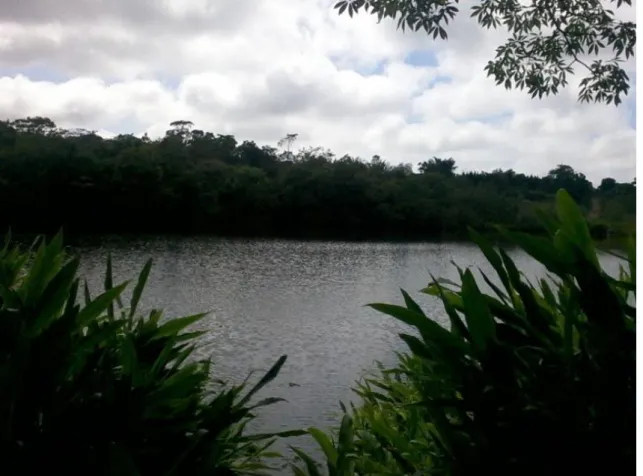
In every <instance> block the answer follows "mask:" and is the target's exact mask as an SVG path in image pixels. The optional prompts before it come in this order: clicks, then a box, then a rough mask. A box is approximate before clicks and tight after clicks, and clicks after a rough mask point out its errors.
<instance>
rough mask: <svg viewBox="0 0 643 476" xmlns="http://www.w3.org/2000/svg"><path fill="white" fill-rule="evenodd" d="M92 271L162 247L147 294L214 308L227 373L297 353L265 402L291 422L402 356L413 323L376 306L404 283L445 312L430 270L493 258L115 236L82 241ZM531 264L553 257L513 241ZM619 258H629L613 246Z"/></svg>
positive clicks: (221, 373)
mask: <svg viewBox="0 0 643 476" xmlns="http://www.w3.org/2000/svg"><path fill="white" fill-rule="evenodd" d="M79 249H80V252H81V255H82V258H83V259H82V270H81V272H82V273H83V274H84V275H85V276H86V277H87V278H88V281H89V282H90V284H91V285H92V287H93V288H97V287H98V286H100V285H101V283H102V280H103V273H104V270H105V260H106V257H107V253H111V254H112V257H113V261H114V274H115V277H116V278H117V281H122V280H125V279H133V278H135V277H136V275H137V274H138V272H139V271H140V269H141V268H142V266H143V265H144V263H145V261H146V260H147V259H148V258H150V257H151V258H153V259H154V263H155V264H154V267H153V268H152V273H151V275H150V278H149V284H148V286H147V290H146V294H145V295H144V299H143V302H142V303H143V306H144V307H147V308H150V307H156V308H159V307H160V308H164V309H165V311H166V316H183V315H189V314H194V313H198V312H203V311H209V312H210V313H211V314H210V315H209V316H208V317H207V318H206V319H205V320H204V321H203V323H202V324H201V326H202V328H203V329H204V330H206V331H207V335H206V336H205V338H204V345H203V348H202V349H201V352H202V353H203V354H204V355H209V356H211V357H212V358H213V360H214V363H215V370H216V376H217V377H218V378H223V379H232V380H235V381H240V380H242V379H243V378H245V377H246V375H247V374H248V372H249V371H251V370H264V371H265V370H267V369H268V368H269V367H270V366H271V365H272V363H274V362H275V361H276V360H277V358H278V357H279V356H280V355H283V354H287V355H288V360H287V362H286V364H285V366H284V368H283V370H282V372H281V374H280V375H279V377H278V379H277V380H276V381H275V382H273V384H271V385H270V386H269V387H267V388H266V389H265V390H264V391H263V396H264V397H265V396H277V397H283V398H286V399H288V401H289V402H288V403H281V404H278V405H276V406H274V407H271V408H269V409H268V410H267V411H266V412H264V416H263V418H262V421H261V426H262V427H263V429H271V430H283V429H290V428H302V427H308V426H311V425H314V426H320V427H325V426H327V425H329V424H332V423H333V422H335V421H336V415H337V412H338V410H339V406H338V402H339V401H347V400H348V399H349V398H351V396H352V394H351V391H350V388H351V386H352V385H353V383H354V382H355V380H356V379H358V378H359V377H360V376H361V375H362V374H363V372H364V371H366V370H369V369H372V368H373V367H374V365H373V364H374V362H375V361H376V360H378V361H382V362H383V363H385V364H390V363H392V362H393V361H394V351H395V350H404V347H403V343H402V342H401V341H400V339H399V338H398V337H397V333H398V332H399V331H401V330H405V328H404V326H403V325H401V324H398V323H396V322H395V321H394V320H393V319H392V318H389V317H387V316H384V315H382V314H379V313H377V312H376V311H374V310H372V309H370V308H367V307H365V305H366V304H368V303H373V302H390V303H402V298H401V294H400V288H402V289H405V290H406V291H408V292H409V293H410V294H411V295H412V296H413V297H414V298H416V300H417V301H418V302H420V303H421V304H422V306H423V307H424V309H425V311H426V313H427V314H428V315H430V316H433V317H434V318H435V319H437V320H438V321H441V322H444V321H445V314H444V311H443V309H442V307H441V305H440V303H439V301H437V299H435V298H432V297H429V296H426V295H423V294H421V293H419V292H418V291H419V290H420V289H421V288H422V287H424V286H425V285H426V284H427V283H428V282H429V280H430V275H431V274H433V275H435V276H437V277H447V278H451V279H455V278H456V277H457V271H456V270H455V268H454V266H453V265H452V264H451V261H455V262H456V263H457V264H458V265H460V266H463V267H467V266H473V267H478V266H480V267H481V268H482V269H483V270H485V271H488V272H489V273H490V274H492V273H491V270H490V268H489V266H488V265H487V264H486V262H485V261H484V259H483V256H482V254H481V253H480V252H479V251H478V249H477V248H476V247H475V246H474V245H472V244H466V243H421V244H418V243H414V244H408V243H394V244H391V243H337V242H334V243H328V242H293V241H261V240H225V239H215V238H178V237H172V238H167V237H161V238H158V237H157V238H149V239H147V238H136V239H125V238H109V239H107V238H106V239H101V240H99V242H93V243H89V242H87V243H82V244H81V245H80V247H79ZM510 255H511V256H512V257H513V258H514V259H515V261H516V264H517V266H518V268H519V269H520V270H521V271H523V272H524V273H525V274H526V275H527V276H541V275H543V273H544V270H543V268H542V267H541V266H540V265H538V264H537V263H535V262H534V261H533V260H531V259H530V258H529V257H528V256H527V255H526V254H524V253H523V252H521V251H519V250H512V251H510ZM606 262H607V265H608V266H610V267H611V268H614V269H615V267H616V266H617V263H616V260H615V259H612V258H610V257H606Z"/></svg>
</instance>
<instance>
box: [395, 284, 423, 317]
mask: <svg viewBox="0 0 643 476" xmlns="http://www.w3.org/2000/svg"><path fill="white" fill-rule="evenodd" d="M400 291H402V296H404V303H405V304H406V307H407V308H408V309H410V310H411V311H415V312H417V313H418V314H422V315H423V316H424V315H425V314H424V311H422V308H421V307H420V306H419V304H418V303H416V302H415V301H414V300H413V298H412V297H411V296H409V294H408V293H407V292H406V291H404V290H403V289H400Z"/></svg>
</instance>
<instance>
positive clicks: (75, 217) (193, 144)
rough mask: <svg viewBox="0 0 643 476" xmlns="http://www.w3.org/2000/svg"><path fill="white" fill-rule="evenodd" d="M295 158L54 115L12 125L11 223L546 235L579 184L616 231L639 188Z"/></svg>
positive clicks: (8, 163)
mask: <svg viewBox="0 0 643 476" xmlns="http://www.w3.org/2000/svg"><path fill="white" fill-rule="evenodd" d="M286 138H287V139H288V140H285V141H284V142H283V143H282V144H281V147H282V150H281V151H280V149H278V148H275V147H270V146H259V145H257V144H256V143H255V142H253V141H243V142H241V143H239V141H237V139H236V138H235V137H234V136H232V135H226V134H215V133H212V132H208V131H203V130H201V129H198V128H197V127H196V126H194V124H191V123H189V121H175V122H173V123H172V124H170V126H169V129H168V131H167V132H166V134H165V136H164V137H161V138H159V139H154V140H152V139H150V138H149V137H147V136H146V135H144V136H143V137H136V136H134V135H132V134H121V135H118V136H116V137H114V138H110V139H106V138H102V137H100V136H98V135H97V134H96V133H95V132H92V131H88V130H84V129H74V130H71V131H70V130H66V129H62V128H59V127H57V126H56V124H55V123H54V122H53V121H52V120H51V119H48V118H42V117H32V118H22V119H17V120H12V121H0V200H2V203H4V204H6V205H5V207H3V209H2V213H1V214H0V226H1V227H3V228H5V229H6V228H7V227H12V229H13V230H14V231H15V232H21V231H22V232H36V233H42V232H49V231H56V230H57V229H58V228H59V227H61V226H63V227H64V229H65V232H66V233H67V234H69V233H130V232H131V233H142V232H149V233H174V232H177V233H214V234H218V235H229V236H266V237H294V238H333V239H389V238H391V239H393V238H394V239H434V238H440V237H460V236H466V234H467V227H469V226H472V227H475V228H477V229H480V230H484V229H489V228H490V227H491V226H493V225H495V224H501V225H505V226H509V227H512V228H515V229H521V230H525V231H535V230H539V229H540V226H539V224H538V221H537V216H536V213H537V212H536V211H537V210H538V209H542V208H545V209H546V208H551V207H553V197H554V194H555V192H556V191H557V190H558V189H559V188H561V187H564V188H566V189H567V190H568V191H569V193H570V194H571V195H572V196H573V197H574V199H575V200H576V201H577V202H578V203H579V204H581V206H583V207H584V208H585V210H586V211H588V212H590V213H591V218H592V220H593V222H595V223H602V224H605V225H609V226H610V227H611V228H613V229H614V230H617V229H619V228H622V227H624V226H629V224H631V223H633V222H634V215H635V195H636V185H635V183H618V182H616V180H614V179H610V178H607V179H606V180H604V181H603V183H602V185H601V186H600V187H598V188H597V189H595V188H594V187H593V185H592V183H591V182H589V181H588V180H587V179H586V177H585V176H584V175H583V174H582V173H580V172H577V171H575V170H574V169H573V168H572V167H570V166H568V165H560V166H558V167H556V168H554V169H553V170H552V171H551V172H550V173H549V174H548V175H546V176H543V177H538V176H532V175H525V174H522V173H519V172H516V171H513V170H494V171H490V172H488V171H487V172H483V171H480V172H466V173H456V171H457V170H458V168H457V165H456V160H455V159H453V158H439V157H432V158H428V159H427V160H426V161H424V162H422V163H421V164H420V165H419V170H418V171H414V170H413V167H412V166H411V165H410V164H400V165H391V164H390V163H388V162H387V161H386V160H384V159H383V158H382V157H380V156H374V157H372V159H370V160H364V159H361V158H359V157H352V156H349V155H344V156H341V157H337V156H335V155H334V154H333V153H332V152H331V151H329V150H326V149H322V148H300V149H299V150H293V149H292V146H293V144H294V142H295V139H296V134H294V133H292V134H289V135H288V136H286Z"/></svg>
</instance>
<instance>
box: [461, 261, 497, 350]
mask: <svg viewBox="0 0 643 476" xmlns="http://www.w3.org/2000/svg"><path fill="white" fill-rule="evenodd" d="M462 301H463V303H464V316H465V319H466V321H467V327H468V329H469V332H470V334H471V339H472V340H473V343H474V344H475V346H476V347H477V348H478V349H481V350H482V351H484V350H485V349H486V347H487V344H488V342H489V341H491V340H493V339H495V337H496V323H495V322H494V319H493V316H492V315H491V313H490V312H489V308H488V307H487V302H486V300H485V298H484V296H483V295H482V293H481V292H480V290H479V289H478V285H477V284H476V281H475V278H474V277H473V274H472V273H471V271H470V270H467V271H465V273H464V276H463V280H462Z"/></svg>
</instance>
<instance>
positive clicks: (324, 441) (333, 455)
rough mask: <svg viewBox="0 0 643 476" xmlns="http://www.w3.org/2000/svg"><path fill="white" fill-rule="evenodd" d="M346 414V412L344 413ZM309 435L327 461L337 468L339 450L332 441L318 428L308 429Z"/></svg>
mask: <svg viewBox="0 0 643 476" xmlns="http://www.w3.org/2000/svg"><path fill="white" fill-rule="evenodd" d="M344 413H346V412H344ZM308 433H310V435H311V436H312V437H313V438H314V439H315V441H316V442H317V444H318V445H319V447H320V448H321V450H322V451H323V452H324V455H325V456H326V460H327V461H328V463H329V464H330V466H331V467H333V468H335V467H336V466H337V449H336V448H335V446H334V445H333V442H332V441H331V439H330V438H329V437H328V435H326V433H324V432H323V431H321V430H318V429H317V428H308Z"/></svg>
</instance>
